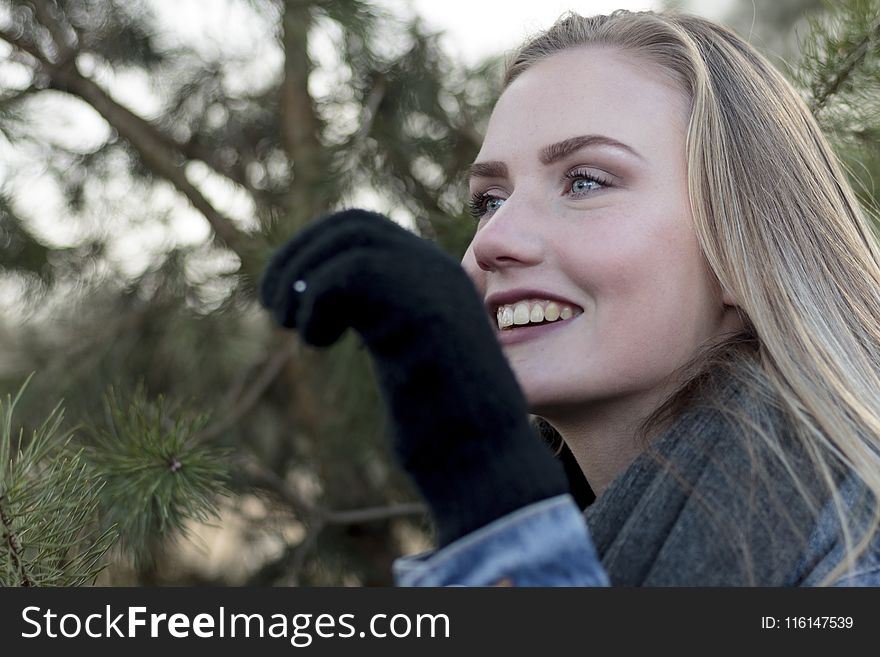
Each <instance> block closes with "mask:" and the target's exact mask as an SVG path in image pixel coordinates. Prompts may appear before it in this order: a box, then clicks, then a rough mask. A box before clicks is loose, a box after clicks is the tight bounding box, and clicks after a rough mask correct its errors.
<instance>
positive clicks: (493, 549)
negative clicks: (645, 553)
mask: <svg viewBox="0 0 880 657" xmlns="http://www.w3.org/2000/svg"><path fill="white" fill-rule="evenodd" d="M855 490H856V488H855V484H854V483H853V480H852V479H851V480H849V481H847V482H846V483H845V484H844V486H843V487H842V489H841V495H842V497H843V499H844V502H845V503H847V504H850V503H852V501H853V500H854V499H856V496H855ZM837 527H838V525H837V522H836V516H835V514H834V509H833V507H832V506H831V505H830V504H829V506H828V507H826V508H825V509H824V510H823V512H822V514H821V516H820V519H819V523H818V524H817V526H816V528H815V530H814V531H813V533H812V535H811V538H810V540H809V543H808V548H807V550H806V552H805V553H804V555H803V557H802V558H801V560H800V563H799V564H798V566H797V568H796V569H795V571H794V572H792V573H791V577H790V582H789V585H791V586H816V585H818V584H819V583H820V582H821V580H822V578H823V577H824V576H825V575H827V574H828V573H829V572H830V571H831V570H832V568H833V567H834V565H835V564H836V563H837V562H838V561H839V560H840V557H841V555H842V554H843V550H844V545H843V541H842V539H841V538H840V535H839V532H838V530H837ZM393 575H394V581H395V584H396V585H397V586H610V581H609V578H608V575H607V573H606V572H605V570H604V569H603V567H602V563H601V561H600V560H599V557H598V555H597V553H596V549H595V547H594V546H593V543H592V540H591V538H590V534H589V529H588V527H587V523H586V522H585V520H584V517H583V515H582V513H581V511H580V510H579V509H578V507H577V506H576V504H575V502H574V500H573V499H572V497H571V496H570V495H560V496H557V497H552V498H549V499H546V500H542V501H540V502H537V503H534V504H531V505H529V506H527V507H524V508H522V509H518V510H517V511H515V512H513V513H510V514H508V515H506V516H504V517H502V518H499V519H497V520H495V521H494V522H492V523H490V524H488V525H486V526H485V527H482V528H480V529H479V530H477V531H475V532H472V533H471V534H468V535H467V536H464V537H462V538H460V539H459V540H457V541H455V542H453V543H451V544H449V545H447V546H446V547H444V548H443V549H441V550H436V551H430V552H426V553H423V554H418V555H412V556H405V557H401V558H399V559H397V561H395V563H394V566H393ZM834 586H880V533H878V534H877V535H876V536H875V537H874V540H873V542H872V544H871V546H870V548H869V549H868V550H867V552H865V553H864V554H863V555H862V556H861V557H860V559H859V560H858V562H857V564H856V567H855V569H853V570H851V571H849V572H848V573H846V574H845V575H843V576H842V577H840V578H838V579H837V580H836V581H835V582H834Z"/></svg>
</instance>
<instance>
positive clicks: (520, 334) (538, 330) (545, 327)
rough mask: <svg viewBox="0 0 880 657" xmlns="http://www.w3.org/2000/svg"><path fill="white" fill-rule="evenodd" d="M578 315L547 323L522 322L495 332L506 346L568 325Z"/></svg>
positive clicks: (541, 335) (535, 337)
mask: <svg viewBox="0 0 880 657" xmlns="http://www.w3.org/2000/svg"><path fill="white" fill-rule="evenodd" d="M578 317H580V315H575V316H574V317H572V318H571V319H565V320H562V321H556V322H551V323H549V324H536V325H534V326H529V325H528V324H524V325H522V326H517V327H515V328H510V329H504V330H496V332H495V333H496V335H497V336H498V342H500V343H501V344H502V345H503V346H505V347H506V346H508V345H512V344H519V343H520V342H525V341H526V340H534V339H537V338H541V337H543V336H545V335H549V334H550V333H552V332H554V331H558V330H560V329H562V328H564V327H566V326H568V325H569V324H571V323H572V322H574V321H575V320H576V319H577V318H578Z"/></svg>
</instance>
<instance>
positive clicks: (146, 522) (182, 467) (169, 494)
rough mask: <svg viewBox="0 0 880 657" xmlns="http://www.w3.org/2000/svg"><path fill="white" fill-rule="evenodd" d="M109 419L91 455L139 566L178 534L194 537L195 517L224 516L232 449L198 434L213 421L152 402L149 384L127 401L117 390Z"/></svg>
mask: <svg viewBox="0 0 880 657" xmlns="http://www.w3.org/2000/svg"><path fill="white" fill-rule="evenodd" d="M105 413H106V420H105V422H104V424H103V425H102V426H95V425H94V424H92V425H91V426H90V427H89V434H90V435H91V438H92V440H91V444H90V445H89V446H88V448H87V450H86V457H87V458H88V460H89V462H90V463H91V464H92V466H93V467H94V469H95V470H96V471H98V472H100V473H101V475H102V477H103V478H104V481H105V486H104V488H103V490H102V491H101V497H100V502H101V515H102V517H103V519H104V523H105V524H107V525H109V524H115V525H116V526H118V529H119V533H120V540H121V545H122V547H123V548H124V549H125V550H126V551H127V552H128V554H129V555H130V556H131V557H132V558H133V559H134V561H135V563H137V564H145V563H146V564H149V563H152V561H153V557H154V554H155V552H156V551H157V549H158V548H159V547H160V546H161V545H162V544H163V543H164V542H165V541H166V540H167V539H169V538H170V537H171V536H172V535H174V534H182V535H184V536H185V535H186V526H187V523H188V522H189V521H190V520H198V521H206V520H209V519H210V518H213V517H216V516H217V498H218V497H219V496H220V495H223V494H225V493H226V482H227V480H228V478H229V471H228V464H227V462H226V458H227V456H228V450H221V449H217V448H214V447H211V446H209V445H204V444H202V443H201V442H200V441H199V440H198V439H197V436H198V435H199V433H200V432H201V430H202V429H203V428H204V426H205V424H206V423H207V421H208V418H207V416H205V415H198V416H195V417H185V416H184V415H183V414H181V413H178V412H176V409H175V408H173V407H172V406H170V405H169V404H167V403H166V400H165V399H164V398H163V397H161V396H160V397H158V398H156V399H155V400H152V399H148V398H147V396H146V392H145V391H144V388H143V386H142V385H139V386H138V387H137V389H136V390H135V391H134V392H133V393H132V395H131V396H130V397H129V398H128V399H127V400H125V401H123V399H122V397H121V395H120V394H119V393H118V392H117V391H115V390H112V389H111V390H110V392H108V393H107V395H106V396H105Z"/></svg>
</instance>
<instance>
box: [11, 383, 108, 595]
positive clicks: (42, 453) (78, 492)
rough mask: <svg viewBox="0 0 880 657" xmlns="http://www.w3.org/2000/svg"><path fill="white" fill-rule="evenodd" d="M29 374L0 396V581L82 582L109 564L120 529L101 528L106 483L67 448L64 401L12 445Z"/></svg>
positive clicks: (17, 583) (29, 583) (34, 583)
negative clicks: (3, 399) (11, 393)
mask: <svg viewBox="0 0 880 657" xmlns="http://www.w3.org/2000/svg"><path fill="white" fill-rule="evenodd" d="M29 381H30V378H28V381H26V382H25V383H24V385H22V387H21V388H20V390H19V392H18V394H17V395H16V397H15V399H12V398H11V397H7V403H6V404H5V405H3V404H2V403H0V416H2V419H3V432H2V435H0V524H2V530H3V543H2V544H0V585H7V586H9V585H12V586H47V585H48V586H78V585H81V584H84V583H87V582H90V581H94V579H95V577H97V575H98V573H99V572H100V571H101V570H102V569H103V568H104V566H103V564H102V561H103V558H104V555H105V554H106V552H107V551H108V550H109V549H110V547H111V545H112V544H113V542H114V540H115V531H114V529H113V528H112V527H111V528H108V529H106V530H104V531H103V532H102V531H100V530H99V529H98V528H97V523H96V521H97V514H96V505H97V496H98V492H99V490H100V487H101V484H100V481H99V480H98V479H97V477H96V476H95V474H94V472H93V471H91V470H90V469H89V468H88V467H87V465H86V464H85V463H84V461H83V459H82V452H81V451H72V450H71V449H70V447H69V445H70V438H71V434H70V433H67V434H62V435H58V432H59V428H60V426H61V421H62V417H63V411H62V410H61V405H60V404H59V405H57V406H56V407H55V408H54V409H53V411H52V412H51V413H50V414H49V416H48V417H47V418H46V420H45V421H44V422H43V424H42V425H41V426H40V427H39V428H38V429H36V430H35V431H34V432H33V435H32V437H31V439H30V441H29V442H28V443H27V445H25V444H24V431H23V430H21V429H19V431H18V432H17V433H18V445H17V449H16V450H15V451H14V452H13V450H12V440H13V435H15V432H14V431H13V428H12V427H13V424H12V416H13V412H14V409H15V406H16V404H17V403H18V402H19V400H20V399H21V396H22V394H23V393H24V390H25V388H26V386H27V385H28V382H29Z"/></svg>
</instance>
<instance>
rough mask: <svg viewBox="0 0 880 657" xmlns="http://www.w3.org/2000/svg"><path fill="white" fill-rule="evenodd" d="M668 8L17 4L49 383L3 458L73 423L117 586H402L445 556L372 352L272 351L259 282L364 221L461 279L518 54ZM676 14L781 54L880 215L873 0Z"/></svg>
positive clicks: (13, 200) (31, 350) (29, 247)
mask: <svg viewBox="0 0 880 657" xmlns="http://www.w3.org/2000/svg"><path fill="white" fill-rule="evenodd" d="M667 6H668V5H667V4H664V3H662V2H635V1H634V2H623V1H621V2H602V1H593V0H590V1H580V2H578V1H576V0H569V1H567V2H556V1H549V0H545V1H544V2H540V3H535V2H528V1H522V2H517V1H512V0H504V1H500V0H499V1H497V2H496V1H486V2H473V1H472V0H470V1H467V2H465V1H459V0H444V1H443V2H429V1H428V0H413V1H410V2H407V1H405V0H399V1H394V0H388V1H374V2H370V1H367V0H287V1H283V0H27V1H25V0H0V393H2V395H3V397H4V399H6V395H7V394H9V395H12V396H13V397H14V396H15V395H16V393H17V392H18V391H20V389H21V387H22V385H23V384H24V382H25V380H26V379H27V378H28V376H29V375H30V374H31V373H33V377H32V378H31V379H30V381H29V383H28V386H27V388H26V390H25V391H24V392H23V394H22V395H21V398H20V399H19V401H18V403H17V404H16V405H15V413H14V417H11V418H10V417H9V414H10V413H9V411H10V408H9V407H10V405H11V404H10V403H9V400H7V402H6V406H5V407H4V409H5V410H4V412H5V413H6V416H5V418H4V421H5V422H7V424H8V425H9V426H8V427H7V432H6V436H7V438H8V437H10V436H12V435H17V431H18V428H19V427H20V428H22V429H23V431H24V436H25V442H26V441H27V440H28V438H27V437H28V436H30V435H31V434H32V432H33V431H34V430H36V429H38V428H39V427H41V426H42V425H43V424H44V423H45V421H46V419H47V417H50V416H51V415H50V414H51V412H52V410H53V409H54V408H55V407H56V405H57V404H58V403H59V402H62V403H63V408H64V416H63V419H62V420H61V423H60V425H59V426H58V427H57V431H56V433H57V434H58V435H68V434H69V435H71V436H72V440H73V441H74V443H75V444H77V445H80V446H82V447H83V449H85V450H86V451H85V452H84V454H85V455H86V457H87V458H86V460H87V461H88V463H89V467H90V468H93V469H92V470H89V472H91V473H92V474H90V475H89V476H90V477H91V479H89V482H91V483H89V484H88V485H93V484H94V481H97V480H100V481H102V482H103V488H99V487H96V488H95V491H96V506H95V507H94V509H93V510H94V514H95V520H94V521H95V522H97V523H98V524H100V525H102V526H108V525H110V524H115V526H116V527H117V529H118V532H119V534H118V536H117V538H118V540H115V541H114V547H112V549H110V550H109V551H107V552H103V550H102V551H101V554H102V559H101V563H102V564H105V565H106V568H104V569H103V570H102V571H101V572H100V575H99V576H98V578H97V582H98V583H99V584H107V585H197V584H214V585H244V584H249V585H302V586H307V585H342V586H381V585H388V584H390V583H391V579H390V567H391V562H392V561H393V559H394V558H396V557H397V556H399V555H400V554H403V553H411V552H415V551H418V550H422V549H425V548H427V547H428V546H430V542H431V536H430V531H429V527H428V524H427V522H426V519H425V517H424V515H423V513H422V509H421V506H420V505H419V504H418V500H417V498H416V496H415V495H414V492H413V490H412V489H411V488H410V486H409V484H408V482H407V481H406V480H405V478H404V477H403V476H402V475H401V473H400V472H399V471H398V470H397V469H396V467H395V465H394V463H393V461H392V460H391V458H390V453H389V451H388V449H387V447H386V444H385V440H384V435H383V432H384V415H383V413H384V411H383V408H382V403H381V399H380V398H379V396H378V393H377V390H376V387H375V381H374V378H373V372H372V370H371V365H370V362H369V359H368V357H367V354H366V353H365V352H364V351H362V350H360V349H358V342H357V340H356V339H355V337H354V336H352V335H348V336H346V337H345V338H344V339H343V340H342V341H341V342H340V343H338V344H337V345H335V346H334V347H332V348H330V349H328V350H324V351H315V350H312V349H309V348H306V347H303V346H302V345H301V344H300V343H299V341H298V340H297V336H296V335H295V334H293V333H290V332H282V331H279V330H277V329H276V328H275V327H273V326H272V324H271V322H270V321H269V318H268V316H267V315H266V313H265V312H264V311H263V310H262V309H261V307H260V306H259V305H258V303H257V302H256V299H255V285H256V284H257V282H258V280H259V276H260V273H261V271H262V268H263V266H264V264H265V262H266V260H267V258H268V257H269V255H270V254H271V253H272V251H273V249H274V248H276V247H277V246H279V245H280V244H281V243H282V242H284V241H285V240H286V238H288V237H289V236H290V235H292V234H293V233H295V232H296V231H297V230H298V229H300V228H301V227H302V226H304V225H305V224H307V223H308V222H309V221H311V220H313V219H314V218H316V217H318V216H319V215H321V214H323V213H326V212H328V211H331V210H334V209H338V208H341V207H344V206H362V207H367V208H370V209H374V210H378V211H381V212H385V213H387V214H388V215H389V216H391V217H392V218H393V219H395V220H397V221H399V222H400V223H401V224H403V225H405V226H407V227H409V228H411V229H412V230H414V231H416V232H418V233H419V234H421V235H422V236H424V237H426V238H428V239H431V240H434V241H436V242H437V243H438V244H440V245H441V247H442V248H444V249H445V250H447V251H448V252H449V253H451V254H453V255H454V256H455V257H458V258H460V256H461V254H462V253H463V252H464V249H465V247H466V245H467V243H468V241H469V240H470V237H471V235H472V234H473V230H474V224H473V222H472V220H471V219H470V218H469V217H468V215H467V212H466V209H465V202H466V196H467V195H466V188H465V186H464V183H463V174H464V173H465V171H466V167H467V166H468V165H469V164H470V163H471V162H472V161H473V159H474V157H475V155H476V154H477V152H478V150H479V146H480V142H481V135H482V131H483V129H484V127H485V125H486V121H487V118H488V115H489V112H490V109H491V105H492V103H493V101H494V99H495V98H496V97H497V95H498V92H499V84H500V79H499V78H500V75H501V68H502V63H503V60H504V56H505V55H506V54H507V52H508V51H509V50H511V49H513V48H515V47H516V46H517V45H518V44H519V43H520V42H521V41H522V40H523V39H524V38H526V37H527V36H528V35H529V34H530V33H533V32H535V31H538V30H540V29H542V28H546V27H548V26H549V25H550V24H552V22H553V21H554V20H555V19H556V18H558V17H559V15H560V14H562V13H563V12H564V11H566V10H567V9H573V10H575V11H578V12H579V13H582V14H595V13H607V12H610V11H612V10H613V9H616V8H626V9H631V10H641V9H655V10H656V9H663V8H665V7H667ZM674 6H675V7H676V8H680V9H683V10H686V11H690V12H693V13H696V14H700V15H703V16H706V17H708V18H711V19H714V20H717V21H720V22H722V23H724V24H726V25H728V26H730V27H732V28H733V29H734V30H736V31H737V32H738V33H740V34H741V35H743V36H744V37H747V38H748V39H749V40H750V41H751V43H753V44H754V45H755V46H756V47H758V48H759V49H760V50H761V51H762V52H764V53H765V54H766V55H768V56H769V57H770V59H771V60H772V61H773V62H774V63H775V64H776V65H777V66H778V67H779V68H780V69H781V70H783V72H784V73H785V74H786V75H787V76H789V78H790V79H792V80H793V81H794V82H795V83H796V84H797V85H798V88H799V89H801V90H802V91H803V93H804V97H805V99H807V100H808V102H810V104H811V107H812V108H813V110H814V112H816V115H817V117H819V119H820V121H821V122H822V123H823V125H824V126H825V128H826V130H827V131H828V134H829V136H830V137H831V138H832V139H833V141H834V143H835V145H836V147H837V148H838V151H839V153H840V155H841V158H842V159H843V160H844V162H845V163H846V164H847V167H848V169H849V171H850V174H851V175H852V178H853V182H854V183H855V184H856V186H857V188H858V191H859V193H860V195H861V196H862V199H863V201H864V202H865V203H866V205H870V204H872V203H874V202H875V196H876V181H878V180H880V161H878V152H880V149H878V143H880V139H878V135H880V106H878V97H880V92H878V80H880V75H878V69H880V62H878V58H880V55H878V50H880V46H878V43H880V38H878V33H880V27H878V25H880V24H878V22H877V18H878V15H880V11H878V0H869V1H864V0H848V1H847V2H841V3H834V6H833V7H832V6H831V5H828V6H825V5H823V4H822V3H820V2H818V1H817V0H774V1H771V0H755V1H752V0H726V1H723V2H720V1H718V0H705V1H699V0H692V1H690V2H684V3H675V5H674ZM0 482H2V478H0ZM83 485H86V484H83ZM0 492H2V491H0ZM2 501H3V497H0V502H2ZM0 510H2V508H0ZM7 510H8V509H7ZM32 512H34V513H39V511H33V510H32ZM7 515H8V514H7ZM7 520H8V522H6V521H4V524H5V531H7V532H9V535H12V533H13V530H14V532H15V533H16V534H17V535H18V536H19V537H22V536H23V537H24V539H25V540H24V541H23V542H24V543H25V544H26V543H27V540H26V539H27V530H28V527H29V524H30V523H32V522H36V521H35V520H33V519H31V520H28V519H27V518H25V517H24V516H22V517H20V518H19V519H18V520H16V518H15V517H11V518H7ZM16 522H17V525H16V524H15V523H16ZM89 522H91V520H90V521H89ZM68 538H69V537H68ZM71 540H72V539H71ZM21 549H22V550H26V549H27V545H24V546H23V547H21ZM35 554H36V553H35ZM40 554H42V553H40ZM12 556H13V557H14V556H15V555H12ZM19 556H21V555H19ZM32 556H33V555H32ZM2 558H3V555H0V559H2ZM6 558H11V557H10V555H9V554H7V555H6ZM33 558H34V559H36V558H37V556H33ZM17 567H18V566H17ZM46 581H47V582H49V583H51V580H46Z"/></svg>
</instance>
